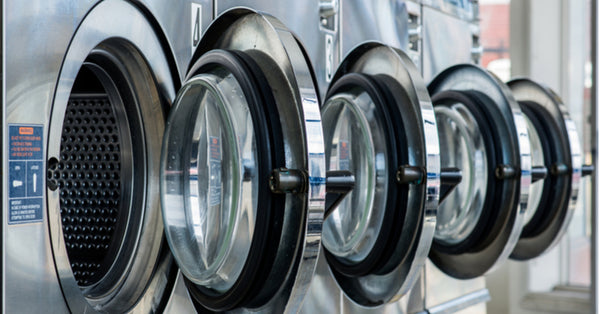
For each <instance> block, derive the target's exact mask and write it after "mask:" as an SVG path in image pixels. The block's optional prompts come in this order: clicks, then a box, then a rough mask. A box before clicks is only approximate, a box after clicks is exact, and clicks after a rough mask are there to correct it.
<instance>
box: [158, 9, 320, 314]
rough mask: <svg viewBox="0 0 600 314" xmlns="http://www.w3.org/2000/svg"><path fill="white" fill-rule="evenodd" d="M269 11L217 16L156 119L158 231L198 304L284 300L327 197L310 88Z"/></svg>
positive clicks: (290, 301) (296, 49) (282, 305)
mask: <svg viewBox="0 0 600 314" xmlns="http://www.w3.org/2000/svg"><path fill="white" fill-rule="evenodd" d="M274 21H276V20H275V19H274V18H273V17H270V16H267V15H262V14H258V13H255V12H253V11H250V10H245V9H238V10H233V11H229V12H226V13H224V15H222V16H221V17H220V18H219V19H217V20H216V21H215V22H214V23H213V24H212V26H211V27H210V28H209V29H208V30H207V32H206V33H205V35H204V37H203V39H202V40H201V42H200V45H199V49H198V51H197V52H196V54H195V58H194V60H195V61H194V62H193V64H192V66H191V68H190V70H189V74H188V77H187V79H186V82H185V83H184V85H183V87H182V88H181V90H180V91H179V93H178V95H177V98H176V100H175V102H174V105H173V107H172V109H171V113H170V115H169V119H168V123H167V126H166V132H165V136H164V142H163V153H162V161H161V198H162V204H163V219H164V224H165V232H166V235H167V240H168V242H169V246H170V248H171V251H172V253H173V255H174V257H175V260H176V261H177V264H178V266H179V268H180V269H181V272H182V273H183V275H184V277H185V283H186V286H187V288H188V292H189V295H190V297H191V299H192V301H193V302H194V305H195V306H196V309H197V310H198V311H206V310H210V311H230V310H236V309H257V308H261V309H263V310H267V311H272V312H282V311H284V310H285V309H292V310H293V309H294V308H297V307H299V305H300V302H301V301H302V298H301V297H299V296H302V295H304V293H305V291H306V289H307V287H308V284H309V282H310V279H311V276H304V275H299V274H300V273H303V274H306V273H308V274H311V273H312V272H313V271H314V266H315V260H316V254H317V252H318V251H316V250H314V249H311V247H315V246H316V247H318V245H320V230H321V224H322V217H323V216H322V215H323V209H324V208H323V206H324V204H323V199H324V198H325V167H324V158H323V139H322V127H321V122H320V116H319V111H318V110H319V109H318V100H317V96H316V95H317V94H316V91H315V86H314V85H313V79H312V77H311V76H310V68H309V65H308V62H307V61H306V60H305V59H304V53H303V51H302V50H301V46H300V45H299V44H298V43H297V41H296V38H295V37H293V35H292V34H291V33H289V31H287V30H285V29H283V28H282V27H281V26H278V27H277V28H275V27H273V25H272V24H271V23H272V22H274ZM277 23H278V25H280V22H278V21H277ZM257 34H258V35H260V36H258V35H257ZM248 36H252V38H255V37H259V38H258V39H256V41H253V42H252V43H249V42H248V41H247V40H245V38H248ZM223 39H227V40H223ZM288 67H289V68H291V69H292V71H286V69H288ZM296 72H297V73H305V74H307V75H308V76H307V77H305V76H302V75H296V74H294V73H296ZM309 182H310V184H309ZM309 217H310V219H309ZM319 217H321V218H320V219H319Z"/></svg>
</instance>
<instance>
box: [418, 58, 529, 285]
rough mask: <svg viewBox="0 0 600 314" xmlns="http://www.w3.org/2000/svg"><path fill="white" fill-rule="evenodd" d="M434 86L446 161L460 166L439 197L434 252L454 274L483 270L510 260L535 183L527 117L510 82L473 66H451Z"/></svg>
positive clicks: (442, 154)
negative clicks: (458, 173) (451, 183)
mask: <svg viewBox="0 0 600 314" xmlns="http://www.w3.org/2000/svg"><path fill="white" fill-rule="evenodd" d="M429 92H430V94H431V95H432V102H433V106H434V108H435V113H436V120H437V122H438V130H439V135H440V159H441V165H442V167H444V168H448V167H450V168H452V167H454V168H458V169H460V170H461V172H462V181H461V182H460V183H458V185H457V186H456V188H455V189H454V190H453V191H450V192H448V193H447V195H444V196H445V197H444V198H443V199H442V200H441V203H440V207H439V209H438V215H437V217H438V224H437V226H436V231H435V239H434V243H433V245H432V249H431V252H430V254H429V257H430V258H431V260H432V261H433V262H434V263H435V264H436V266H438V268H440V269H441V270H442V271H444V272H445V273H447V274H448V275H450V276H453V277H456V278H461V279H468V278H474V277H478V276H481V275H483V274H485V273H487V272H488V271H490V270H491V269H492V268H494V267H495V266H497V265H499V264H500V263H502V262H503V261H505V260H506V259H507V258H508V256H509V255H510V253H511V252H512V251H513V249H514V247H515V245H516V243H517V240H518V237H519V235H520V234H521V230H522V221H523V219H524V213H525V206H526V200H527V198H528V195H529V185H530V182H531V156H530V140H529V137H528V133H527V124H526V120H525V118H524V116H523V114H522V113H521V110H520V107H519V105H518V103H517V102H516V101H515V100H514V98H513V97H512V95H511V93H510V90H509V89H508V87H507V86H506V85H505V84H504V83H502V82H501V81H499V80H498V79H497V78H496V77H495V76H493V75H491V74H489V73H488V72H487V71H486V70H484V69H482V68H480V67H478V66H475V65H468V64H465V65H457V66H453V67H451V68H448V69H446V70H445V71H444V72H442V73H441V74H439V75H438V76H437V77H436V78H435V79H434V80H433V81H432V82H431V83H430V85H429ZM442 187H443V186H442Z"/></svg>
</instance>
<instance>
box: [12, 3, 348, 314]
mask: <svg viewBox="0 0 600 314" xmlns="http://www.w3.org/2000/svg"><path fill="white" fill-rule="evenodd" d="M32 7H33V8H35V9H39V10H42V9H44V5H43V4H41V3H40V4H36V5H34V6H32ZM51 7H52V9H54V10H62V9H70V10H72V11H64V10H63V11H61V12H62V13H63V15H58V14H55V12H54V11H48V12H46V13H47V15H43V14H42V13H41V12H44V11H43V10H42V11H34V12H33V13H32V11H27V10H25V8H24V7H21V6H19V5H18V4H17V3H9V5H8V6H7V9H8V12H10V14H6V15H5V16H10V17H11V18H13V19H12V20H10V21H9V23H7V25H9V26H10V27H9V28H8V30H11V31H12V33H11V32H7V33H8V35H7V36H6V37H5V40H6V42H7V43H8V44H9V45H7V46H6V48H8V47H10V48H9V49H8V53H7V54H5V56H6V57H7V60H8V62H5V64H7V65H10V66H9V67H8V68H7V69H6V71H5V72H4V73H5V74H4V80H3V83H4V84H5V85H4V86H6V91H7V92H6V93H5V94H3V95H4V96H5V98H6V99H5V100H6V102H5V104H6V105H5V106H4V112H3V117H4V121H3V134H4V136H5V138H4V143H5V145H4V146H3V149H4V153H5V154H4V156H7V158H5V159H3V169H8V175H7V176H5V177H4V182H3V195H6V197H5V198H4V199H3V202H4V205H3V208H4V210H3V215H4V218H5V219H3V228H2V230H3V237H2V240H3V276H2V278H3V280H2V282H3V289H2V296H3V302H2V304H3V310H4V311H7V312H14V311H26V312H41V311H44V310H51V311H52V312H69V311H70V312H76V313H80V312H109V313H115V312H136V313H137V312H140V313H145V312H163V311H169V310H170V311H176V310H177V309H178V307H177V305H175V306H173V303H177V302H178V301H184V302H190V304H192V305H193V306H194V307H195V309H196V310H197V311H206V310H211V311H228V310H234V309H256V310H263V311H276V312H281V311H290V312H293V311H295V310H297V308H298V307H299V306H300V303H301V301H302V299H303V296H304V294H305V291H306V289H307V287H308V284H309V283H310V279H311V277H312V273H313V270H314V265H315V262H316V257H317V254H318V252H319V248H320V238H321V236H320V234H321V224H322V219H323V213H324V210H325V205H326V198H325V187H326V182H327V181H328V180H329V181H332V182H334V183H335V184H330V185H329V186H332V187H336V189H337V190H336V191H337V193H331V195H334V194H338V195H339V197H343V195H344V191H346V190H348V189H351V188H352V184H353V182H352V176H351V175H349V174H348V172H343V171H341V172H337V173H332V174H331V175H327V174H326V171H325V163H324V146H323V139H322V126H321V119H320V112H319V101H318V96H317V93H316V88H315V82H316V80H315V78H314V75H313V73H312V69H311V68H310V66H309V62H308V61H307V57H306V52H305V51H304V50H303V48H302V46H301V45H300V44H299V41H298V39H297V37H295V36H294V35H293V34H292V33H291V32H289V31H288V30H287V29H286V27H285V26H284V25H283V24H282V23H281V22H279V21H278V20H277V19H275V18H273V17H271V16H269V15H264V14H260V13H256V12H254V11H251V10H248V9H237V10H232V11H228V12H227V13H224V14H222V15H221V16H220V18H219V19H217V20H215V21H214V22H213V23H212V24H211V27H210V28H209V29H208V30H207V31H206V32H205V34H204V36H202V38H201V39H199V40H198V43H197V46H198V47H197V49H196V50H195V52H194V55H193V58H192V60H193V61H190V67H189V69H188V70H186V71H185V73H188V74H186V80H185V82H184V84H183V86H180V83H179V82H180V80H179V77H180V76H181V73H182V71H181V70H179V69H178V64H179V60H178V59H177V58H175V57H172V56H173V55H174V54H173V53H172V49H171V45H170V44H169V41H168V40H167V38H168V36H166V35H165V34H164V33H163V32H162V30H164V29H165V28H164V26H162V25H161V24H160V23H161V22H159V21H157V20H155V19H153V18H152V15H151V11H150V10H148V7H146V6H144V5H142V4H140V3H131V2H127V1H117V0H114V1H102V2H99V3H89V5H88V6H84V5H83V4H75V3H71V2H65V3H64V8H62V7H61V6H57V5H56V4H53V5H52V6H51ZM5 12H6V11H5ZM65 12H67V13H65ZM69 12H70V13H69ZM28 14H34V15H35V14H37V15H38V16H41V17H43V19H41V20H42V21H43V22H45V23H46V24H44V23H42V24H41V25H42V26H45V27H46V28H47V29H48V30H51V31H52V32H51V33H52V34H57V35H58V33H57V32H55V31H58V30H60V31H63V33H62V34H61V36H57V37H58V38H57V40H56V41H55V42H53V43H52V44H54V46H53V45H51V44H50V43H48V45H49V47H52V48H53V49H55V50H52V49H49V51H53V52H54V53H53V54H48V53H47V52H44V51H42V52H44V53H41V52H40V50H39V49H27V45H26V43H21V41H20V39H21V37H19V36H18V34H17V33H16V30H17V29H20V28H19V26H21V24H19V23H22V24H24V25H23V26H24V28H23V29H31V31H32V32H33V31H36V30H37V31H39V33H41V35H44V34H46V35H47V33H45V32H41V31H40V29H39V28H37V26H39V25H40V24H35V26H34V25H31V24H27V23H26V22H25V21H26V16H27V15H28ZM10 22H14V23H17V24H11V23H10ZM13 26H14V27H13ZM26 26H29V27H30V28H27V27H26ZM36 34H37V33H36ZM64 34H72V36H65V35H64ZM44 43H46V42H44ZM190 54H191V53H190ZM36 57H37V58H36ZM31 60H34V61H33V63H32V65H31V67H29V68H28V67H24V66H23V65H25V64H27V62H30V61H31ZM36 62H37V63H36ZM18 65H21V66H22V67H18ZM24 69H31V71H24ZM34 69H35V70H39V71H37V72H36V71H34ZM31 73H36V74H37V75H36V76H33V77H36V78H38V80H28V79H25V77H24V76H23V74H31ZM172 103H174V105H173V106H171V104H172ZM167 115H168V116H169V117H170V118H169V120H168V121H166V117H167ZM163 148H164V149H163ZM161 151H162V155H161ZM161 156H162V157H161ZM339 197H338V199H339ZM161 200H162V206H161ZM163 225H164V227H163ZM163 230H164V232H163ZM165 235H166V236H165ZM179 269H181V273H182V274H183V276H179V277H178V272H179ZM177 278H178V279H177ZM176 282H178V283H176ZM176 284H178V285H179V287H185V289H183V292H184V294H185V295H183V296H182V295H181V294H178V293H173V292H172V291H173V289H174V286H175V285H176ZM40 291H43V292H44V293H43V294H42V297H40V298H38V299H36V300H33V301H32V300H31V298H32V296H37V295H40V293H39V292H40Z"/></svg>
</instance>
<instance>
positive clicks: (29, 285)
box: [2, 1, 174, 313]
mask: <svg viewBox="0 0 600 314" xmlns="http://www.w3.org/2000/svg"><path fill="white" fill-rule="evenodd" d="M4 5H5V9H6V10H4V12H5V13H7V14H6V15H5V17H6V18H8V19H4V17H3V22H4V23H5V27H4V28H3V30H4V34H3V35H4V37H3V40H4V42H5V45H3V48H4V51H3V56H4V59H3V63H4V65H5V67H4V69H5V72H4V73H3V90H5V91H6V93H4V94H3V101H4V106H3V110H4V111H3V117H4V119H3V134H4V135H5V136H6V130H7V124H9V123H28V124H40V125H42V126H43V127H44V139H45V140H47V139H48V134H49V128H50V126H49V122H50V120H51V112H52V111H53V110H58V109H57V107H60V105H62V106H63V110H64V106H66V103H67V101H66V100H67V98H68V96H69V93H70V90H71V86H72V84H73V81H74V78H75V75H76V73H77V72H78V70H79V68H80V67H81V64H82V62H83V60H84V59H85V57H86V56H87V54H88V53H89V52H90V50H91V49H92V48H93V47H95V46H96V45H97V44H98V43H99V42H101V41H103V40H105V39H107V38H109V37H121V38H122V39H123V40H129V42H130V43H131V45H133V46H135V47H136V48H137V49H140V50H142V54H144V57H145V58H146V60H147V61H148V63H149V64H152V66H156V68H152V66H150V67H151V68H152V70H155V71H154V72H153V73H152V75H153V76H154V78H155V79H156V80H157V82H158V83H157V84H158V86H159V87H158V89H159V90H160V94H161V95H160V97H159V98H160V99H158V98H155V100H156V101H158V102H162V101H168V100H169V99H172V98H173V97H174V88H173V85H174V84H173V82H172V78H173V73H171V68H170V66H169V65H168V62H167V61H165V59H166V57H165V55H168V54H169V53H168V52H167V53H166V54H165V51H163V49H161V44H160V43H159V41H160V40H159V39H157V38H156V37H155V36H153V34H154V29H153V28H152V27H151V26H150V25H148V24H147V22H145V21H146V16H144V15H143V13H142V12H140V11H138V10H137V9H136V8H135V7H134V6H132V5H131V4H130V3H127V2H125V1H105V2H101V3H99V4H97V3H96V2H91V1H86V2H83V1H80V2H78V1H61V2H51V3H50V2H41V1H40V2H38V1H33V2H27V3H22V2H18V1H8V2H4ZM95 5H97V6H96V7H94V6H95ZM92 8H94V9H93V10H92ZM90 10H91V11H90ZM89 12H93V13H91V14H90V15H87V14H88V13H89ZM119 14H121V18H124V19H121V20H120V22H119V21H118V18H117V15H119ZM94 15H95V16H94ZM109 16H110V17H111V18H112V19H113V20H112V22H113V24H110V23H107V22H106V21H107V20H106V18H107V17H109ZM84 17H85V19H84ZM84 20H87V21H88V23H84V24H85V25H84V26H81V25H82V24H81V23H82V22H83V21H84ZM89 21H95V22H89ZM125 24H127V25H129V26H130V27H129V28H127V27H122V25H125ZM76 33H77V34H78V35H75V34H76ZM77 36H79V37H80V40H78V39H73V38H74V37H75V38H77ZM125 38H127V39H125ZM72 40H73V41H72ZM74 42H75V43H79V44H81V45H80V46H77V45H78V44H73V43H74ZM74 46H77V47H76V48H73V47H74ZM144 49H147V50H146V51H144ZM140 73H141V72H140ZM55 104H59V105H58V106H55ZM142 105H143V106H145V104H142ZM161 107H162V104H161V105H159V107H158V110H161V111H162V108H161ZM154 110H156V108H155V109H154ZM153 114H156V112H154V113H153ZM57 116H60V115H59V114H57ZM54 127H55V128H58V129H59V130H60V123H56V124H54ZM154 130H155V132H159V133H160V134H159V136H160V137H162V131H160V128H155V129H154ZM59 132H60V131H59ZM5 140H6V139H5ZM4 143H6V141H4ZM157 143H158V148H160V140H159V141H158V142H154V143H153V144H152V143H148V149H150V150H155V151H157V152H158V151H159V149H158V150H157V147H156V144H157ZM153 145H154V146H153ZM54 148H56V147H55V146H54ZM7 149H8V148H7V147H6V146H5V145H4V146H3V153H4V155H6V154H7ZM44 150H45V153H44V154H46V151H49V150H50V149H48V148H45V149H44ZM155 155H156V154H151V155H150V156H155ZM153 163H154V161H153V159H152V158H150V159H149V164H153ZM151 167H152V166H150V167H149V168H151ZM3 168H7V167H6V160H3ZM152 180H153V179H150V181H152ZM6 183H7V182H3V194H5V193H6V191H7V185H6ZM148 186H149V189H150V191H149V194H156V192H153V191H152V186H153V185H148ZM44 190H45V189H44ZM45 196H46V195H45ZM147 205H148V209H147V213H146V214H147V215H148V217H149V216H151V215H152V216H154V217H155V218H153V219H151V220H149V222H150V223H149V224H144V225H140V226H136V228H139V229H140V230H142V232H144V231H147V232H146V233H145V234H147V235H148V236H147V237H146V238H147V239H153V240H150V243H153V244H151V245H147V246H146V245H144V242H140V244H141V245H142V246H144V248H142V249H140V250H139V252H148V253H149V255H147V256H156V254H157V252H158V250H159V249H160V245H161V244H160V240H161V237H162V234H161V232H156V230H157V227H156V226H154V225H153V224H155V223H158V225H160V224H161V221H160V215H158V216H156V215H155V214H153V213H155V212H156V211H155V210H154V205H156V202H148V203H147ZM7 208H8V206H7V203H6V199H4V200H3V209H4V210H3V215H4V217H6V209H7ZM52 213H53V215H50V212H48V208H47V206H46V204H44V208H43V222H41V223H30V224H22V225H7V224H6V220H4V219H3V250H2V252H3V261H4V263H3V274H2V278H3V291H2V292H3V304H2V306H3V311H5V312H31V313H40V312H52V313H66V312H69V311H74V312H79V310H77V309H74V308H73V306H76V305H75V303H70V304H69V308H68V307H67V304H68V303H67V302H66V300H65V299H77V298H80V300H82V299H83V298H84V297H83V293H82V291H81V290H80V289H79V288H78V287H77V285H76V284H75V282H74V279H73V278H72V273H71V270H70V267H69V263H68V260H67V259H66V254H65V252H64V242H63V240H62V236H61V234H60V232H58V233H55V236H54V237H51V236H50V234H51V230H50V229H51V228H49V227H52V228H54V229H55V230H56V229H57V226H60V221H58V220H57V219H56V217H57V215H56V211H53V212H52ZM51 216H52V217H53V218H54V220H53V222H54V223H50V221H49V220H50V217H51ZM58 229H60V227H58ZM156 240H157V241H158V242H157V241H156ZM136 241H137V240H136ZM61 250H62V251H61ZM60 252H62V253H60ZM53 253H54V254H53ZM142 255H143V254H142ZM169 256H170V254H164V255H161V257H163V258H166V259H162V261H164V262H166V263H158V264H156V265H155V264H154V262H153V261H152V260H148V259H144V260H143V261H142V260H138V261H133V262H132V264H131V267H132V269H134V272H135V270H142V269H147V268H148V265H152V268H153V269H154V270H152V269H150V278H152V279H151V280H150V281H148V282H147V283H148V284H149V288H146V287H145V285H146V283H145V282H146V281H145V279H142V278H148V276H147V275H143V276H142V277H135V276H133V277H130V278H129V280H125V281H123V282H124V283H125V284H126V283H127V282H129V284H126V285H128V286H129V287H130V288H131V289H125V290H129V291H128V292H127V291H125V290H118V291H114V292H113V294H115V295H118V296H119V297H116V298H113V297H112V296H108V299H109V300H107V302H110V303H112V304H114V305H116V306H118V307H119V308H131V306H134V304H133V303H135V308H134V309H133V311H134V312H150V311H155V310H158V308H157V307H158V306H159V305H158V302H160V299H161V296H159V297H158V298H157V297H156V296H151V297H148V296H149V295H153V294H154V292H155V291H163V290H164V289H169V286H170V285H169V281H170V280H171V279H170V278H169V276H168V275H165V274H166V273H167V272H169V271H170V269H172V267H171V263H169V262H168V260H169ZM154 266H156V268H154ZM57 271H58V272H59V273H60V274H61V275H58V274H57ZM70 273H71V274H70ZM146 273H148V272H146ZM69 274H70V275H69ZM137 279H140V280H142V281H141V282H144V283H143V284H140V280H137ZM173 279H174V278H173ZM60 280H63V281H62V282H60ZM133 281H135V285H133ZM59 283H60V284H59ZM134 290H135V291H138V292H140V293H142V292H143V293H142V294H143V295H140V294H139V293H138V292H133V291H134ZM64 291H68V292H64ZM130 292H131V293H132V294H128V293H130ZM147 292H149V293H147ZM158 294H162V292H159V293H158ZM96 301H98V302H101V301H99V300H96ZM84 303H87V302H85V301H84ZM87 304H88V305H85V306H84V307H88V310H89V311H95V310H98V309H100V308H96V307H94V308H93V309H92V307H89V303H87ZM75 308H77V307H75Z"/></svg>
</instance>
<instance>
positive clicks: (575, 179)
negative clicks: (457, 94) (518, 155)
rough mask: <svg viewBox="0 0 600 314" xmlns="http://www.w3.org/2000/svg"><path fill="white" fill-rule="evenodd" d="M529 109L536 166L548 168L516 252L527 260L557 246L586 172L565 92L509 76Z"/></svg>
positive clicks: (533, 188) (530, 205) (529, 207)
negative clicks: (566, 103) (563, 95)
mask: <svg viewBox="0 0 600 314" xmlns="http://www.w3.org/2000/svg"><path fill="white" fill-rule="evenodd" d="M508 86H509V87H510V89H511V91H512V92H513V95H514V96H515V98H516V99H517V101H518V102H519V105H520V106H521V109H522V111H523V113H524V115H525V119H526V121H527V125H528V131H529V133H530V140H531V156H532V166H534V167H533V168H539V169H542V170H543V171H544V173H543V174H544V175H543V176H539V178H538V179H537V180H535V182H533V183H532V185H531V194H530V197H529V202H528V204H527V211H526V214H525V222H524V227H523V232H522V233H521V236H520V238H519V241H518V243H517V245H516V247H515V249H514V251H513V252H512V255H511V258H512V259H517V260H528V259H531V258H534V257H537V256H539V255H541V254H543V253H544V252H547V251H548V250H549V249H551V248H552V247H554V245H556V244H557V243H558V241H559V240H560V238H561V237H562V235H563V234H564V233H565V232H566V229H567V227H568V225H569V222H570V221H571V217H572V215H573V211H574V209H575V204H576V202H577V192H578V190H579V180H580V177H581V175H582V170H581V169H582V165H581V160H582V159H581V158H582V157H581V149H580V147H579V139H578V136H577V130H576V127H575V124H574V123H573V121H572V120H571V119H570V117H569V114H568V111H567V109H566V107H565V105H564V104H563V103H562V101H561V100H560V98H559V97H558V96H557V95H556V94H555V93H554V92H553V91H552V90H550V89H549V88H547V87H544V86H542V85H540V84H538V83H536V82H534V81H532V80H529V79H517V80H513V81H510V82H508Z"/></svg>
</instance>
